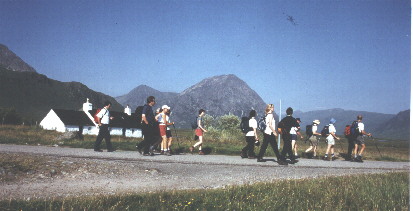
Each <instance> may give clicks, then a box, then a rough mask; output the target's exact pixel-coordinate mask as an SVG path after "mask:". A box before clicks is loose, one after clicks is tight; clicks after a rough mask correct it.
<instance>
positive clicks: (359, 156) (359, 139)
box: [354, 115, 372, 162]
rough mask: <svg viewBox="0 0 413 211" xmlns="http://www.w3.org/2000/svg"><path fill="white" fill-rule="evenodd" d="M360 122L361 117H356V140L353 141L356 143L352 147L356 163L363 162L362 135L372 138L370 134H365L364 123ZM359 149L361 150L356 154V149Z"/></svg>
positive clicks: (363, 144) (364, 145)
mask: <svg viewBox="0 0 413 211" xmlns="http://www.w3.org/2000/svg"><path fill="white" fill-rule="evenodd" d="M362 120H363V116H361V115H358V116H357V122H358V124H357V130H356V131H357V132H358V133H357V134H356V139H355V141H356V142H355V146H354V161H356V162H363V159H362V154H363V152H364V149H365V148H366V144H365V142H364V135H367V136H369V137H370V136H372V134H371V133H367V132H366V131H365V130H364V123H363V122H362ZM359 147H361V149H360V152H359V153H358V154H357V149H358V148H359Z"/></svg>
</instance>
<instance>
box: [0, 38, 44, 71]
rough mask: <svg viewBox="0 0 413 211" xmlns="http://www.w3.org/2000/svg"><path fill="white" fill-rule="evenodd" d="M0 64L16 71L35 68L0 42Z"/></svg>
mask: <svg viewBox="0 0 413 211" xmlns="http://www.w3.org/2000/svg"><path fill="white" fill-rule="evenodd" d="M0 66H2V67H4V68H6V69H8V70H12V71H17V72H36V70H35V69H34V68H33V67H31V66H30V65H28V64H27V63H26V62H24V61H23V60H22V59H21V58H20V57H18V56H17V55H16V54H14V53H13V52H12V51H10V50H9V48H7V46H5V45H2V44H0Z"/></svg>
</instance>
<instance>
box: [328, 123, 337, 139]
mask: <svg viewBox="0 0 413 211" xmlns="http://www.w3.org/2000/svg"><path fill="white" fill-rule="evenodd" d="M328 132H329V135H328V136H327V139H333V140H334V137H333V135H331V133H336V127H334V125H333V124H329V126H328Z"/></svg>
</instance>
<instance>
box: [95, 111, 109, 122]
mask: <svg viewBox="0 0 413 211" xmlns="http://www.w3.org/2000/svg"><path fill="white" fill-rule="evenodd" d="M96 116H97V117H99V118H100V123H102V124H105V125H107V124H109V117H110V113H109V111H108V110H107V109H106V108H102V109H101V110H100V111H99V113H98V114H97V115H96Z"/></svg>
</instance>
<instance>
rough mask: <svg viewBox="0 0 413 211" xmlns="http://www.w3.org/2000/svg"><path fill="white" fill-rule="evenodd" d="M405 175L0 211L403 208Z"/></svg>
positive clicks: (23, 203) (24, 205)
mask: <svg viewBox="0 0 413 211" xmlns="http://www.w3.org/2000/svg"><path fill="white" fill-rule="evenodd" d="M409 208H410V205H409V173H408V172H401V173H385V174H369V175H357V176H339V177H325V178H318V179H300V180H279V181H276V182H269V183H259V184H254V185H244V186H234V187H227V188H224V189H215V190H184V191H170V192H157V193H149V194H127V195H115V196H91V197H76V198H65V199H45V200H7V201H0V210H409Z"/></svg>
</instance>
